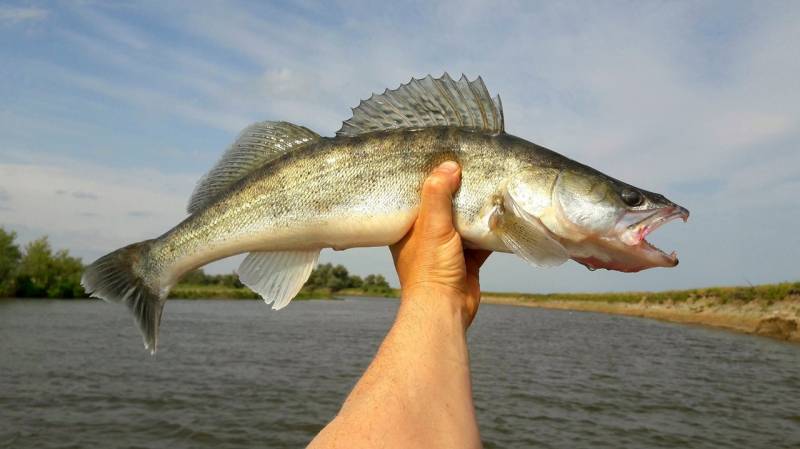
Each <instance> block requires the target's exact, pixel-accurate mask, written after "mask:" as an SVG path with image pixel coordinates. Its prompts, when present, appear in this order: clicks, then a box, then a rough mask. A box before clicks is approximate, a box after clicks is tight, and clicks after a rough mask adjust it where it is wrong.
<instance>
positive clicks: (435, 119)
mask: <svg viewBox="0 0 800 449" xmlns="http://www.w3.org/2000/svg"><path fill="white" fill-rule="evenodd" d="M431 126H455V127H459V128H471V129H476V130H481V131H485V132H489V133H494V134H499V133H502V132H503V106H502V104H501V103H500V96H499V95H498V96H496V97H494V99H492V97H491V96H490V95H489V91H488V90H486V85H485V84H483V80H482V79H481V77H478V78H476V79H475V80H473V81H469V80H468V79H467V77H466V76H464V75H461V79H459V80H458V81H453V79H452V78H450V75H448V74H447V73H445V74H444V75H442V77H441V78H436V79H434V78H433V77H431V76H430V75H428V76H427V77H425V78H423V79H419V80H418V79H414V78H412V79H411V81H409V82H408V84H403V85H401V86H400V87H398V88H397V89H395V90H388V89H387V90H386V91H384V92H383V93H382V94H380V95H372V96H371V97H369V99H367V100H363V101H361V103H359V105H358V107H356V108H354V109H353V117H352V118H350V119H349V120H347V121H345V122H344V123H343V124H342V129H340V130H339V131H337V132H336V135H337V136H357V135H359V134H364V133H369V132H373V131H383V130H390V129H400V128H426V127H431Z"/></svg>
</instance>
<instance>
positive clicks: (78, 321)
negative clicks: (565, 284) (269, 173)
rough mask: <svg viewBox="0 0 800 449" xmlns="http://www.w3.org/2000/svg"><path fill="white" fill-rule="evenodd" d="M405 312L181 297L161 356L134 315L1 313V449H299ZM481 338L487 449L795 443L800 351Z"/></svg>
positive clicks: (550, 316) (743, 344)
mask: <svg viewBox="0 0 800 449" xmlns="http://www.w3.org/2000/svg"><path fill="white" fill-rule="evenodd" d="M396 307H397V302H396V301H393V300H381V299H355V298H354V299H347V300H343V301H297V302H295V303H292V304H291V305H290V306H289V307H287V308H286V309H284V310H281V311H279V312H274V311H272V310H269V308H268V307H267V306H265V305H264V304H263V303H261V302H259V301H177V300H172V301H170V302H169V303H168V304H167V306H166V309H165V314H164V321H163V323H162V326H161V340H160V341H161V346H160V350H159V353H158V355H157V356H156V357H151V356H150V355H148V354H147V353H146V352H145V350H144V349H143V347H142V344H141V338H140V337H139V335H138V331H137V330H136V329H135V326H134V324H133V322H132V319H131V318H130V317H129V316H128V315H127V311H125V310H124V308H121V307H118V306H112V305H108V304H104V303H102V302H100V301H48V300H25V301H23V300H3V301H0V447H9V448H11V447H13V448H28V447H30V448H41V449H47V448H88V447H100V448H161V447H163V448H166V447H169V448H212V447H213V448H222V447H224V448H256V447H275V448H284V447H286V448H292V447H298V448H299V447H303V446H304V445H305V444H307V443H308V441H310V439H311V438H312V437H313V435H315V434H316V433H317V432H318V431H319V430H320V429H321V428H322V426H323V425H324V424H325V423H326V422H327V421H328V420H330V419H331V418H332V417H333V416H334V414H335V412H336V411H337V409H338V408H339V406H340V405H341V402H342V400H343V399H344V398H345V397H346V395H347V393H348V392H349V390H350V389H351V388H352V386H353V385H354V383H355V382H356V380H357V379H358V376H359V375H360V373H361V372H362V371H363V370H364V369H365V367H366V366H367V364H368V363H369V360H370V358H371V357H372V356H373V354H374V353H375V350H376V349H377V346H378V344H379V343H380V340H381V338H382V337H383V335H384V334H385V333H386V331H387V329H388V326H389V325H390V323H391V319H392V317H393V315H394V312H395V310H396ZM469 341H470V349H471V356H472V369H473V381H474V385H473V388H474V394H475V403H476V407H477V411H478V418H479V421H480V429H481V435H482V437H483V440H484V444H485V447H486V448H527V447H543V448H550V447H552V448H597V447H607V448H650V447H653V448H684V447H692V448H722V447H741V448H779V447H786V448H789V447H794V448H797V447H800V403H798V399H800V345H796V344H789V343H783V342H779V341H774V340H769V339H765V338H760V337H752V336H748V335H742V334H737V333H733V332H727V331H722V330H715V329H710V328H704V327H696V326H684V325H677V324H670V323H664V322H659V321H652V320H646V319H641V318H633V317H622V316H611V315H602V314H595V313H583V312H568V311H557V310H544V309H535V308H527V307H513V306H503V305H484V306H482V307H481V311H480V313H479V315H478V317H477V320H476V322H475V324H474V325H473V327H472V329H471V330H470V335H469Z"/></svg>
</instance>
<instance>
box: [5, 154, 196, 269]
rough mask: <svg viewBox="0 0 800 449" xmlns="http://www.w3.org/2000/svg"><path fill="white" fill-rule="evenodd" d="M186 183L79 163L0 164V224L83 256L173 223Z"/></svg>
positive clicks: (151, 173)
mask: <svg viewBox="0 0 800 449" xmlns="http://www.w3.org/2000/svg"><path fill="white" fill-rule="evenodd" d="M194 181H195V180H194V178H193V177H188V176H186V175H166V174H163V173H160V172H158V171H155V170H143V169H130V170H128V169H126V170H120V169H111V168H109V167H103V166H98V165H94V164H91V163H87V162H84V161H73V160H59V161H53V163H51V164H41V163H0V190H1V191H3V192H6V197H5V200H4V201H3V206H4V208H0V223H3V224H4V225H5V226H7V227H9V228H11V229H15V230H19V231H20V237H21V239H22V240H30V239H33V238H36V237H39V236H41V235H49V236H51V240H52V241H53V244H54V246H56V247H58V248H70V249H71V250H72V251H73V253H76V254H78V255H80V256H83V257H86V258H89V259H91V258H94V257H97V256H99V255H102V254H104V253H106V252H108V251H110V250H112V249H115V248H117V247H121V246H123V245H126V244H128V243H131V242H134V241H138V240H143V239H146V238H152V237H155V236H157V235H160V234H161V233H163V232H164V231H166V230H167V229H169V228H171V227H172V226H174V225H175V224H177V223H178V222H179V221H180V220H181V219H182V218H183V217H184V216H185V212H184V208H185V206H186V202H187V199H188V197H189V193H190V192H191V189H192V188H193V186H194Z"/></svg>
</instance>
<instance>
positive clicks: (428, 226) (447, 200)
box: [419, 161, 461, 235]
mask: <svg viewBox="0 0 800 449" xmlns="http://www.w3.org/2000/svg"><path fill="white" fill-rule="evenodd" d="M460 183H461V168H460V167H459V166H458V164H457V163H455V162H453V161H446V162H443V163H442V164H440V165H439V166H438V167H436V168H435V169H434V170H433V172H432V173H431V174H430V176H428V179H426V180H425V184H423V185H422V202H421V204H420V211H419V217H420V220H421V223H420V224H421V225H422V226H421V228H422V231H423V232H424V233H426V234H433V235H444V234H447V233H449V232H450V231H451V230H452V229H453V194H454V193H455V192H456V190H458V186H459V184H460Z"/></svg>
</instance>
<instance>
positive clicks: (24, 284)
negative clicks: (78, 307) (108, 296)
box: [16, 237, 86, 298]
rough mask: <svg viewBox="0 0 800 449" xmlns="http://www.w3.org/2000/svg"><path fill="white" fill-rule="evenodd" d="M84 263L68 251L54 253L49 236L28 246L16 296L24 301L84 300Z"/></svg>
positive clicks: (18, 274) (20, 265)
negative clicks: (39, 299) (30, 299)
mask: <svg viewBox="0 0 800 449" xmlns="http://www.w3.org/2000/svg"><path fill="white" fill-rule="evenodd" d="M82 273H83V264H82V263H81V260H80V259H78V258H75V257H72V256H70V255H69V252H68V251H67V250H61V251H58V252H57V253H55V254H53V250H52V249H51V248H50V242H48V241H47V237H42V238H40V239H37V240H34V241H32V242H30V243H28V244H27V245H26V246H25V254H24V255H23V256H22V258H21V259H20V262H19V267H18V269H17V275H16V294H17V296H20V297H24V298H82V297H85V296H86V293H85V292H84V291H83V287H81V274H82Z"/></svg>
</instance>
